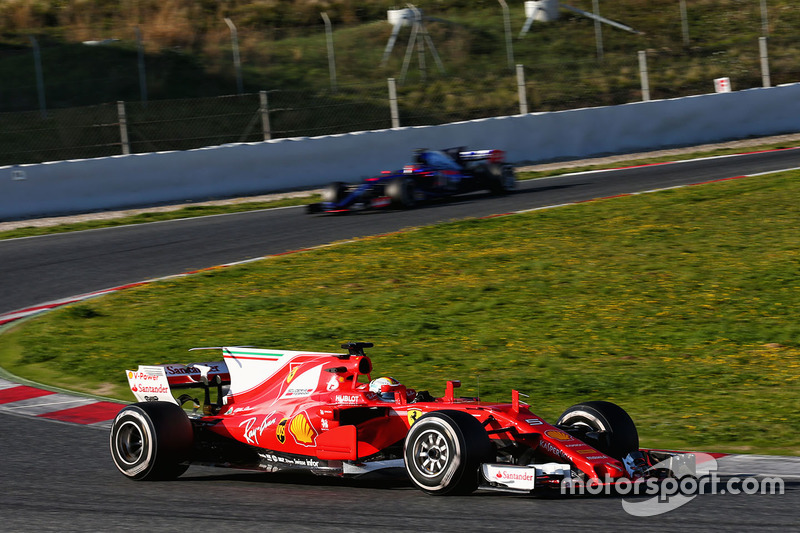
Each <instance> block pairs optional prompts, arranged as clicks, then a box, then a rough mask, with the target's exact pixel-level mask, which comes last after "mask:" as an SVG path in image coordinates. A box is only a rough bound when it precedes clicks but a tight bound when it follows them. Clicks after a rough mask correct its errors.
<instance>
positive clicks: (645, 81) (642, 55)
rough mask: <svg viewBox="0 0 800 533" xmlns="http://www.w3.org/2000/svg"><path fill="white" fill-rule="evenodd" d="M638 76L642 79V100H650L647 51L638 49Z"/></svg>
mask: <svg viewBox="0 0 800 533" xmlns="http://www.w3.org/2000/svg"><path fill="white" fill-rule="evenodd" d="M639 77H640V78H641V80H642V101H643V102H647V101H648V100H650V79H649V77H648V75H647V52H646V51H644V50H639Z"/></svg>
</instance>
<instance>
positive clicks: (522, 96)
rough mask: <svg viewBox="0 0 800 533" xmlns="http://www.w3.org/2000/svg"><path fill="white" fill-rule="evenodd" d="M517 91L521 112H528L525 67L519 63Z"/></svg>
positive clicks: (525, 113)
mask: <svg viewBox="0 0 800 533" xmlns="http://www.w3.org/2000/svg"><path fill="white" fill-rule="evenodd" d="M517 92H518V93H519V114H520V115H527V114H528V95H527V94H526V93H525V69H524V68H523V66H522V65H517Z"/></svg>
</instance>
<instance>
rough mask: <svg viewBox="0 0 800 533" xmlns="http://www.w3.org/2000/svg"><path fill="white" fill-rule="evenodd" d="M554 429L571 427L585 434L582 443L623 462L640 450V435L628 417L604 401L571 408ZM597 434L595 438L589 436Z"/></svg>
mask: <svg viewBox="0 0 800 533" xmlns="http://www.w3.org/2000/svg"><path fill="white" fill-rule="evenodd" d="M556 425H557V426H562V427H565V428H566V427H568V426H573V427H575V428H576V429H579V430H581V431H582V432H587V434H586V437H587V438H586V440H585V442H586V443H587V444H589V445H591V446H594V447H595V448H597V449H598V450H600V451H601V452H603V453H605V454H607V455H610V456H611V457H614V458H615V459H620V460H621V459H622V458H623V457H625V456H626V455H628V454H629V453H631V452H636V451H639V432H638V431H636V424H634V422H633V420H632V419H631V417H630V416H629V415H628V413H626V412H625V410H624V409H623V408H622V407H620V406H618V405H617V404H614V403H611V402H605V401H594V402H584V403H579V404H577V405H573V406H572V407H570V408H569V409H567V410H566V411H564V413H563V414H562V415H561V416H560V417H559V419H558V421H557V422H556ZM592 435H597V438H596V439H589V438H588V437H590V436H592Z"/></svg>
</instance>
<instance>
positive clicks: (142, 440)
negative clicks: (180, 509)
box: [110, 402, 194, 481]
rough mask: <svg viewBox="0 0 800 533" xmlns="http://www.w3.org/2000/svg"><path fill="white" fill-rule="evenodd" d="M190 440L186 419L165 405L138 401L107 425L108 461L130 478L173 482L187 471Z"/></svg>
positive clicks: (171, 404)
mask: <svg viewBox="0 0 800 533" xmlns="http://www.w3.org/2000/svg"><path fill="white" fill-rule="evenodd" d="M193 440H194V431H193V429H192V423H191V422H190V421H189V417H188V416H186V413H185V412H184V411H183V409H181V408H180V407H179V406H177V405H176V404H173V403H168V402H142V403H135V404H131V405H128V406H126V407H124V408H123V409H122V410H121V411H120V412H119V413H118V414H117V416H116V418H115V419H114V423H113V424H112V426H111V436H110V446H111V458H112V459H113V460H114V464H115V465H116V466H117V468H118V469H119V471H120V472H122V473H123V474H124V475H125V476H127V477H128V478H130V479H135V480H141V481H160V480H169V479H175V478H177V477H178V476H180V475H181V474H183V473H184V472H186V469H187V468H189V465H188V463H187V461H188V459H189V454H190V452H191V449H192V442H193Z"/></svg>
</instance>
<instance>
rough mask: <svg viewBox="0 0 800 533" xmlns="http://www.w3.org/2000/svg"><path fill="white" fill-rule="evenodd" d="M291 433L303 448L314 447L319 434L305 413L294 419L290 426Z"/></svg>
mask: <svg viewBox="0 0 800 533" xmlns="http://www.w3.org/2000/svg"><path fill="white" fill-rule="evenodd" d="M289 432H290V433H291V434H292V436H293V437H294V440H296V441H297V444H300V445H302V446H313V445H314V441H315V439H316V438H317V432H316V431H315V430H314V428H313V427H312V426H311V423H310V422H309V421H308V418H307V417H306V415H305V414H304V413H301V414H299V415H297V416H296V417H294V418H293V419H292V422H291V423H290V424H289Z"/></svg>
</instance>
